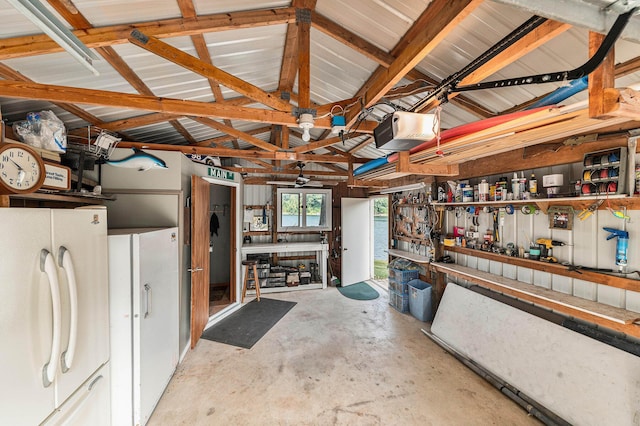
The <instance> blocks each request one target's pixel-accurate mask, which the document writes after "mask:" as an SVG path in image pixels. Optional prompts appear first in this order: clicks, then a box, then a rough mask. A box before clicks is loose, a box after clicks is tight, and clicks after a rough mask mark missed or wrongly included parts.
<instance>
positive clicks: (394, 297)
mask: <svg viewBox="0 0 640 426" xmlns="http://www.w3.org/2000/svg"><path fill="white" fill-rule="evenodd" d="M389 304H390V305H391V306H393V307H394V308H395V310H396V311H398V312H409V295H408V294H401V293H396V292H395V291H393V290H389Z"/></svg>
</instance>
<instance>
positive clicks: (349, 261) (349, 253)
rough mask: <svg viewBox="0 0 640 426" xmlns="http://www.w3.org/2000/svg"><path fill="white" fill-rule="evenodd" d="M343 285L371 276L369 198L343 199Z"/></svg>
mask: <svg viewBox="0 0 640 426" xmlns="http://www.w3.org/2000/svg"><path fill="white" fill-rule="evenodd" d="M341 210H342V215H341V218H342V279H341V285H342V286H343V287H345V286H348V285H351V284H355V283H358V282H360V281H364V280H368V279H369V278H371V276H370V275H371V255H370V253H371V221H372V217H371V203H370V201H369V199H367V198H343V199H342V208H341Z"/></svg>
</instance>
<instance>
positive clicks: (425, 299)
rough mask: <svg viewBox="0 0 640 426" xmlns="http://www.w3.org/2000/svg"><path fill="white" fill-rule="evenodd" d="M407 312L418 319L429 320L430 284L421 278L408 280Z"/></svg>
mask: <svg viewBox="0 0 640 426" xmlns="http://www.w3.org/2000/svg"><path fill="white" fill-rule="evenodd" d="M409 312H410V313H411V315H413V316H414V317H416V318H417V319H419V320H420V321H431V319H432V318H433V312H432V309H431V285H429V284H427V283H425V282H424V281H422V280H411V281H409Z"/></svg>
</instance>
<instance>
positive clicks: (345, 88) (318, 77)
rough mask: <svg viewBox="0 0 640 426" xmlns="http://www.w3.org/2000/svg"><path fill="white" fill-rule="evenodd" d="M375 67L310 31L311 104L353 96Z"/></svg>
mask: <svg viewBox="0 0 640 426" xmlns="http://www.w3.org/2000/svg"><path fill="white" fill-rule="evenodd" d="M377 67H378V65H377V64H376V63H375V62H373V61H372V60H370V59H369V58H367V57H365V56H363V55H361V54H360V53H357V52H355V51H353V50H351V49H349V48H348V47H347V46H345V45H343V44H342V43H339V42H338V41H336V40H335V39H333V38H332V37H329V36H327V35H326V34H324V33H322V32H320V31H316V30H314V29H312V30H311V100H312V101H314V102H316V103H319V104H326V103H330V102H336V101H340V100H343V99H349V98H351V97H353V96H354V95H355V94H356V93H357V91H358V90H359V89H360V87H362V85H363V84H364V83H365V82H366V81H367V79H368V78H369V76H370V75H371V73H372V72H373V71H374V70H375V69H376V68H377ZM296 87H297V82H296Z"/></svg>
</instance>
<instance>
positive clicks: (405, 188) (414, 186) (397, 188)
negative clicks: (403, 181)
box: [380, 182, 427, 194]
mask: <svg viewBox="0 0 640 426" xmlns="http://www.w3.org/2000/svg"><path fill="white" fill-rule="evenodd" d="M426 187H427V185H426V184H425V183H424V182H418V183H412V184H409V185H402V186H394V187H392V188H385V189H383V190H382V191H380V194H392V193H394V192H403V191H413V190H418V189H424V188H426Z"/></svg>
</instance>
